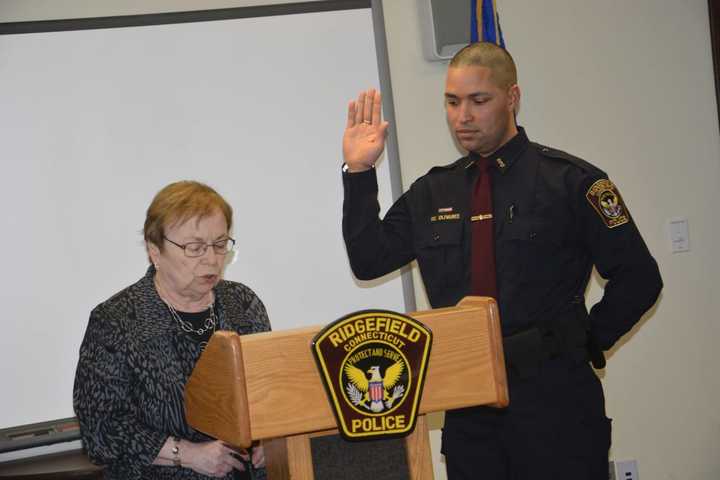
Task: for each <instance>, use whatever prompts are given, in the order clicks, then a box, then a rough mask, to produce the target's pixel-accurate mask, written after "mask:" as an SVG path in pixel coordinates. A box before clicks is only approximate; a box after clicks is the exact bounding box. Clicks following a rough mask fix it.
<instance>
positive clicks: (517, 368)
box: [503, 321, 605, 377]
mask: <svg viewBox="0 0 720 480" xmlns="http://www.w3.org/2000/svg"><path fill="white" fill-rule="evenodd" d="M503 349H504V351H505V362H506V364H507V366H508V368H510V369H512V370H513V371H514V372H515V373H517V374H518V375H520V376H521V377H527V376H531V375H533V374H534V373H535V372H537V369H538V368H539V366H540V364H541V363H543V362H544V361H546V360H550V359H554V358H560V357H564V358H568V359H571V360H576V361H583V362H584V361H588V360H589V361H590V362H591V363H592V365H593V367H595V368H598V369H599V368H604V367H605V356H604V355H603V352H602V350H601V349H600V348H599V347H598V345H597V342H596V341H595V339H594V337H593V336H592V334H591V333H590V332H589V331H587V330H586V329H585V327H584V326H583V325H581V324H580V322H572V321H570V322H564V323H563V324H561V325H556V326H553V327H549V328H539V327H532V328H528V329H526V330H522V331H520V332H517V333H515V334H513V335H509V336H507V337H504V338H503Z"/></svg>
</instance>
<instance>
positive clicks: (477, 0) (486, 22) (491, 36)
mask: <svg viewBox="0 0 720 480" xmlns="http://www.w3.org/2000/svg"><path fill="white" fill-rule="evenodd" d="M470 3H471V15H470V40H471V41H473V42H479V41H483V42H492V43H494V44H495V45H500V46H501V47H502V48H505V39H504V38H503V34H502V29H501V28H500V16H499V15H498V13H497V7H496V6H495V0H471V2H470Z"/></svg>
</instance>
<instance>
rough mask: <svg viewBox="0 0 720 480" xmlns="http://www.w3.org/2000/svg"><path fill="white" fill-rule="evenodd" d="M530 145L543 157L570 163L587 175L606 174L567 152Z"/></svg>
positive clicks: (536, 144)
mask: <svg viewBox="0 0 720 480" xmlns="http://www.w3.org/2000/svg"><path fill="white" fill-rule="evenodd" d="M530 144H531V145H532V146H533V147H534V148H535V149H536V150H537V151H538V153H540V155H542V156H544V157H549V158H553V159H556V160H562V161H565V162H567V163H570V164H572V165H574V166H576V167H578V168H579V169H580V170H582V171H583V172H585V173H600V174H604V172H603V171H602V170H600V169H599V168H597V167H596V166H595V165H593V164H592V163H590V162H587V161H585V160H583V159H582V158H578V157H576V156H574V155H570V154H569V153H567V152H564V151H562V150H558V149H557V148H552V147H547V146H545V145H541V144H539V143H534V142H531V143H530Z"/></svg>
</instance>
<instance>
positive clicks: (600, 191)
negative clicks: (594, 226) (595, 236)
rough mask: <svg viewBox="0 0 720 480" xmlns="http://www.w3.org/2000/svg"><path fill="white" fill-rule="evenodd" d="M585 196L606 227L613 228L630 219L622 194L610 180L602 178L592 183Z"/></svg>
mask: <svg viewBox="0 0 720 480" xmlns="http://www.w3.org/2000/svg"><path fill="white" fill-rule="evenodd" d="M585 198H587V201H588V202H590V205H592V207H593V209H594V210H595V211H596V212H597V214H598V215H599V216H600V218H601V219H602V221H603V223H605V226H606V227H608V228H615V227H619V226H620V225H624V224H626V223H628V222H629V221H630V217H629V216H628V212H627V207H625V203H624V202H623V199H622V196H621V195H620V192H619V191H618V189H617V187H616V186H615V184H613V183H612V182H611V181H610V180H608V179H605V178H603V179H600V180H598V181H597V182H595V183H593V184H592V185H591V186H590V188H589V189H588V191H587V193H586V194H585Z"/></svg>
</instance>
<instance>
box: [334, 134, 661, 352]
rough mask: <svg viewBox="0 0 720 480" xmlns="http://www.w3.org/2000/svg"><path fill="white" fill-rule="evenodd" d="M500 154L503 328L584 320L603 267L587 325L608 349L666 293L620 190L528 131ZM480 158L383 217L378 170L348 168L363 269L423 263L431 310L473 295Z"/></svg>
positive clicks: (353, 244) (433, 180)
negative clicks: (600, 290)
mask: <svg viewBox="0 0 720 480" xmlns="http://www.w3.org/2000/svg"><path fill="white" fill-rule="evenodd" d="M493 157H494V158H495V166H496V168H494V169H491V174H492V185H493V191H492V198H493V216H494V228H495V257H496V270H497V287H498V296H499V298H498V299H497V301H498V305H499V309H500V318H501V322H502V328H503V334H504V335H506V336H507V335H512V334H514V333H516V332H518V331H523V330H525V329H527V328H530V327H533V326H543V325H548V324H550V323H552V322H564V321H578V318H577V317H578V316H581V317H587V311H585V308H584V292H585V288H586V286H587V282H588V279H589V275H590V271H591V269H592V266H593V265H595V267H596V268H597V270H598V272H599V273H600V275H601V276H602V277H603V278H605V279H607V280H608V282H607V284H606V285H605V293H604V295H603V298H602V300H601V301H600V302H598V303H597V304H596V305H594V306H593V307H592V309H591V311H590V313H589V322H590V325H591V329H592V332H593V333H594V335H595V338H596V340H597V341H598V343H599V344H600V346H601V347H602V348H603V349H608V348H610V347H611V346H612V345H613V344H614V343H615V342H616V341H617V339H618V338H620V337H621V336H622V335H623V334H624V333H626V332H627V331H628V330H630V328H631V327H632V326H633V325H634V324H635V323H636V322H637V321H638V320H639V319H640V317H641V316H642V315H643V313H645V312H646V311H647V310H648V309H649V308H650V307H651V306H652V305H653V304H654V303H655V300H656V299H657V297H658V295H659V292H660V290H661V288H662V280H661V278H660V273H659V271H658V267H657V263H656V262H655V260H654V259H653V257H652V256H651V255H650V252H649V251H648V249H647V247H646V246H645V243H644V242H643V240H642V237H641V236H640V233H639V232H638V229H637V227H636V225H635V223H634V221H633V219H632V218H631V217H630V215H629V213H628V212H627V210H626V209H625V208H624V204H623V203H622V198H621V197H620V195H619V193H618V192H617V189H614V187H613V186H612V184H611V183H610V182H609V181H607V175H606V174H605V173H604V172H602V171H601V170H599V169H598V168H596V167H594V166H593V165H591V164H589V163H587V162H585V161H583V160H581V159H578V158H575V157H573V156H571V155H568V154H567V153H565V152H561V151H558V150H554V149H552V148H548V147H544V146H542V145H538V144H535V143H531V142H529V140H528V138H527V136H526V135H525V132H524V130H523V129H522V128H520V129H519V133H518V135H516V136H515V137H513V139H511V140H510V141H509V142H508V143H507V144H506V145H504V146H503V147H502V148H501V149H500V150H499V151H498V152H496V153H495V154H494V156H493ZM474 160H475V158H474V157H473V155H472V154H471V155H469V156H467V157H463V158H461V159H459V160H458V161H456V162H455V163H453V164H451V165H448V166H444V167H435V168H432V169H431V170H430V171H429V172H428V173H427V174H426V175H424V176H423V177H421V178H420V179H418V180H417V181H416V182H414V183H413V184H412V186H411V187H410V189H409V190H408V191H407V192H405V194H403V195H402V197H401V198H400V199H398V200H397V201H396V202H395V204H394V205H393V206H392V207H391V208H390V209H389V210H388V212H387V214H386V215H385V217H384V218H383V219H382V220H380V219H379V218H378V213H379V205H378V202H377V179H376V176H375V171H374V170H370V171H367V172H362V173H344V174H343V183H344V187H345V201H344V206H343V235H344V238H345V244H346V247H347V252H348V255H349V258H350V265H351V267H352V269H353V272H354V273H355V275H356V276H357V277H358V278H359V279H363V280H367V279H372V278H376V277H378V276H381V275H384V274H386V273H388V272H390V271H393V270H395V269H397V268H399V267H401V266H403V265H405V264H407V263H408V262H410V261H412V260H414V259H417V262H418V264H419V266H420V272H421V274H422V278H423V281H424V283H425V288H426V291H427V294H428V297H429V299H430V303H431V304H432V306H433V307H434V308H438V307H445V306H451V305H455V304H456V303H457V302H458V301H459V300H460V299H462V298H463V297H465V296H467V295H470V294H471V292H470V277H471V271H470V254H471V225H470V213H469V212H470V202H471V198H472V187H473V184H474V181H475V179H476V178H477V167H476V166H475V161H474ZM598 187H603V188H598ZM601 193H602V194H606V195H608V196H609V197H608V198H607V199H609V200H610V201H612V200H613V199H614V200H615V201H616V204H615V205H612V204H608V205H606V207H603V205H601V204H600V203H599V202H598V201H595V200H597V198H598V196H599V195H600V194H601ZM613 196H614V197H613ZM603 199H604V200H607V199H606V198H605V197H603ZM593 201H595V202H594V203H595V205H593ZM617 203H619V205H618V204H617ZM604 208H605V209H604ZM579 321H587V318H581V319H579Z"/></svg>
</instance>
